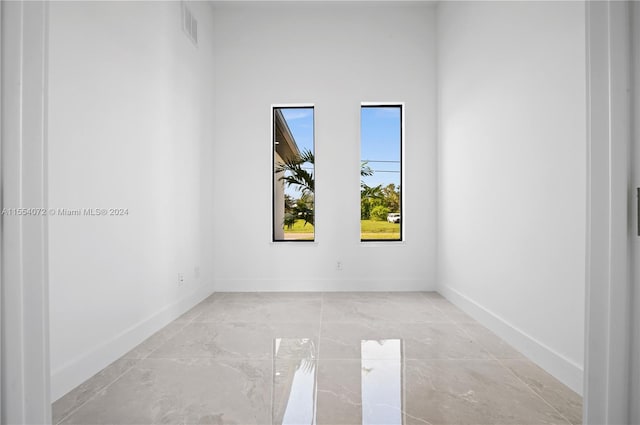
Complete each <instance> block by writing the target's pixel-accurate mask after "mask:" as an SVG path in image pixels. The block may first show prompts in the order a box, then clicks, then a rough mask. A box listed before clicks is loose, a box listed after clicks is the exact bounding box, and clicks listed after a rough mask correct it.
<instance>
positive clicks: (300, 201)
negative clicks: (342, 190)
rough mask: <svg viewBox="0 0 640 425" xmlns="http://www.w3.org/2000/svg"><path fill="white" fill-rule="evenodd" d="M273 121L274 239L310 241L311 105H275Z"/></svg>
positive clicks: (312, 234) (312, 194)
mask: <svg viewBox="0 0 640 425" xmlns="http://www.w3.org/2000/svg"><path fill="white" fill-rule="evenodd" d="M272 120H273V241H274V242H275V241H313V240H314V239H315V229H314V224H315V181H314V163H315V161H314V153H313V106H295V107H289V106H287V107H285V106H274V107H272Z"/></svg>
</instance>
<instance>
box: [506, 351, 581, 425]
mask: <svg viewBox="0 0 640 425" xmlns="http://www.w3.org/2000/svg"><path fill="white" fill-rule="evenodd" d="M497 360H498V363H500V365H501V366H502V367H503V368H504V369H506V371H507V372H508V373H509V374H511V376H513V377H514V378H516V379H517V380H518V381H520V382H521V383H522V384H523V385H524V386H525V387H527V389H528V390H529V391H531V393H533V394H535V396H536V397H538V398H539V399H540V400H542V402H543V403H545V404H546V405H547V406H549V407H550V408H551V409H553V411H555V412H556V413H557V414H558V415H560V417H561V418H562V419H564V420H565V421H566V422H567V424H568V425H573V422H571V421H570V420H569V419H568V418H567V417H566V416H565V415H564V414H563V413H562V412H560V410H558V409H557V408H556V407H555V406H553V405H552V404H551V403H549V402H548V401H547V399H545V398H544V397H542V395H541V394H540V393H538V392H537V391H536V390H534V389H533V388H532V387H531V385H529V384H527V383H526V382H525V381H524V380H523V379H522V378H520V377H519V376H518V375H517V374H516V373H515V372H513V371H512V370H511V369H510V368H508V367H507V366H506V365H505V364H504V362H503V361H502V360H500V359H497ZM521 361H524V362H527V361H529V362H530V360H526V359H524V360H521Z"/></svg>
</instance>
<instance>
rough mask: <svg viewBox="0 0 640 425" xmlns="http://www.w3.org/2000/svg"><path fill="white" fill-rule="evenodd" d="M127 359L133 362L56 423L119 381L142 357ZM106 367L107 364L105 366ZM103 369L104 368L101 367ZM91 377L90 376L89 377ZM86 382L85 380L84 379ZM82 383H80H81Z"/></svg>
mask: <svg viewBox="0 0 640 425" xmlns="http://www.w3.org/2000/svg"><path fill="white" fill-rule="evenodd" d="M127 360H134V362H133V364H132V365H131V366H129V367H128V368H126V369H125V370H124V372H122V373H121V374H119V375H118V376H117V377H116V378H115V379H113V381H111V382H110V383H108V384H106V385H104V386H102V387H100V388H99V389H97V390H96V391H93V394H91V396H90V397H89V398H87V399H86V400H85V401H84V402H82V403H80V405H78V406H77V407H75V408H74V409H72V410H71V411H70V412H69V413H68V414H67V415H66V416H65V417H63V418H62V419H60V421H58V422H57V423H56V425H60V424H62V423H63V422H64V421H65V420H67V419H69V418H70V417H71V416H73V415H74V414H75V413H76V412H78V410H80V409H81V408H82V407H84V406H85V405H86V404H87V403H89V402H90V401H92V400H93V399H95V398H96V397H97V396H98V394H100V393H101V392H102V391H105V390H107V389H108V388H109V387H110V386H112V385H113V384H115V383H116V382H117V381H119V380H120V379H121V378H122V377H123V376H124V375H126V374H127V373H128V372H129V371H130V370H131V369H133V368H134V367H135V366H136V365H137V364H138V363H139V362H140V361H141V360H142V359H127ZM107 367H108V366H107ZM103 370H104V369H103ZM89 379H91V378H89ZM85 382H86V381H85ZM81 385H82V384H81Z"/></svg>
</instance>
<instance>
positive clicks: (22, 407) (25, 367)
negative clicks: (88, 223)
mask: <svg viewBox="0 0 640 425" xmlns="http://www.w3.org/2000/svg"><path fill="white" fill-rule="evenodd" d="M0 7H1V8H2V12H1V16H2V25H1V30H2V38H1V40H2V48H1V53H2V73H1V75H2V107H1V108H2V110H1V114H2V121H1V122H2V124H1V132H2V140H1V154H0V157H1V160H2V180H1V184H2V199H1V202H2V208H3V209H12V208H46V207H47V144H46V140H47V97H46V96H47V38H48V19H49V17H48V4H47V2H46V1H3V2H1V6H0ZM5 212H6V210H5ZM11 213H12V212H11V211H9V214H8V215H7V214H4V215H2V227H1V232H2V233H1V242H2V261H1V264H2V291H1V302H2V307H1V313H2V319H1V324H2V330H1V333H2V346H1V367H0V373H1V376H2V385H1V395H0V408H1V417H0V422H1V423H2V424H48V423H51V400H50V384H49V379H50V371H49V298H48V262H47V258H48V253H47V251H48V249H47V248H48V242H47V232H48V229H47V218H46V216H44V215H43V214H42V212H41V211H39V210H33V211H31V213H32V215H11ZM15 213H16V214H17V213H18V211H15Z"/></svg>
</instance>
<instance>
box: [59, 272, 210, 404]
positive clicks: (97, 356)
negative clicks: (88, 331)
mask: <svg viewBox="0 0 640 425" xmlns="http://www.w3.org/2000/svg"><path fill="white" fill-rule="evenodd" d="M212 293H213V285H212V284H210V283H209V284H203V285H200V286H199V287H198V288H197V289H195V290H194V291H193V292H192V293H191V294H189V295H186V296H185V297H183V298H182V299H180V300H178V301H176V302H175V303H173V304H169V305H167V306H166V307H164V308H163V309H161V310H159V311H158V312H156V313H153V314H152V315H150V316H149V317H147V318H146V319H143V320H141V321H139V322H138V323H136V324H134V325H133V326H131V327H129V328H128V329H125V330H124V331H122V332H121V333H119V334H117V335H115V336H114V337H113V338H111V339H109V340H107V341H104V342H103V343H102V344H98V345H96V346H94V347H93V348H92V349H91V350H88V351H86V352H84V353H82V354H81V355H79V356H77V357H76V358H74V359H72V360H70V361H69V362H67V363H65V364H64V365H62V366H61V367H59V368H57V369H56V370H53V371H52V372H51V400H53V401H55V400H58V399H59V398H61V397H62V396H64V395H65V394H66V393H68V392H69V391H71V390H72V389H74V388H75V387H77V386H78V385H80V384H81V383H83V382H84V381H86V380H87V379H89V378H91V377H92V376H93V375H95V374H96V373H98V372H99V371H101V370H102V369H104V368H105V367H107V366H108V365H110V364H111V363H112V362H114V361H115V360H117V359H118V358H120V357H122V356H123V355H124V354H126V353H128V352H129V351H130V350H131V349H133V348H134V347H135V346H136V345H138V344H140V343H141V342H142V341H144V340H145V339H147V338H148V337H150V336H151V335H153V334H154V333H155V332H157V331H159V330H160V329H162V328H163V327H165V326H166V325H168V324H169V323H171V322H172V321H173V320H175V319H177V318H178V317H180V315H182V314H183V313H185V312H186V311H188V310H190V309H191V308H192V307H194V306H195V305H196V304H198V303H199V302H200V301H202V300H203V299H205V298H206V297H208V296H209V295H211V294H212Z"/></svg>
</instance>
